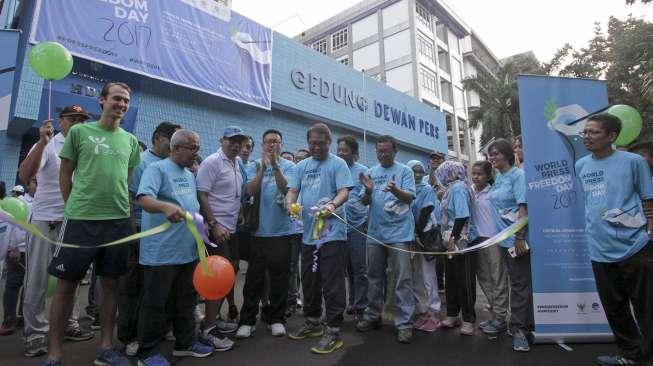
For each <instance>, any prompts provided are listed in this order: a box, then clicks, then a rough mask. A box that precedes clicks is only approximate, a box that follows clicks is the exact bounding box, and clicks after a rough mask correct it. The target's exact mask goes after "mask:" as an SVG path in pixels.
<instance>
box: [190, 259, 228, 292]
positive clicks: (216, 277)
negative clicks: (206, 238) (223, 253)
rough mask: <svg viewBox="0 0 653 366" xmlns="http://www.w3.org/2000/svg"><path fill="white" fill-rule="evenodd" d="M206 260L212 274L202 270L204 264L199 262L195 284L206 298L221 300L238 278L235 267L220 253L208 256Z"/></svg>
mask: <svg viewBox="0 0 653 366" xmlns="http://www.w3.org/2000/svg"><path fill="white" fill-rule="evenodd" d="M206 261H207V263H208V267H209V272H210V273H211V274H212V275H211V276H207V275H206V274H205V273H204V270H202V265H201V264H200V263H198V264H197V266H196V267H195V272H194V273H193V285H195V290H197V293H199V294H200V295H202V297H204V298H205V299H207V300H220V299H222V298H223V297H225V296H227V294H228V293H229V291H231V288H232V287H233V286H234V281H235V279H236V273H235V272H234V267H233V266H232V265H231V262H229V261H228V260H227V259H225V258H224V257H220V256H218V255H211V256H208V257H206Z"/></svg>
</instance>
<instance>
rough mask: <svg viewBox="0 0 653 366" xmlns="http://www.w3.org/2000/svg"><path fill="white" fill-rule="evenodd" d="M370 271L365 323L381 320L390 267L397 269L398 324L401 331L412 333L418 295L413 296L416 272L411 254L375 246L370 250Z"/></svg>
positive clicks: (369, 247) (395, 308) (406, 245)
mask: <svg viewBox="0 0 653 366" xmlns="http://www.w3.org/2000/svg"><path fill="white" fill-rule="evenodd" d="M410 244H411V243H410V242H405V243H397V244H392V246H394V247H396V248H402V249H408V250H409V249H410V247H411V246H410ZM367 258H368V262H367V263H368V270H367V279H368V281H369V288H368V291H367V300H368V305H367V308H366V309H365V313H364V315H363V319H365V320H376V319H380V318H381V312H382V309H383V300H384V296H383V289H384V286H385V271H386V268H387V266H388V264H389V263H392V266H393V269H394V277H395V283H394V284H393V286H392V287H394V289H395V307H394V322H395V327H396V328H397V329H410V328H412V327H413V319H412V318H413V313H414V312H415V294H414V292H413V268H412V264H411V261H410V254H409V253H406V252H401V251H398V250H392V249H388V248H386V247H384V246H382V245H377V244H371V245H368V246H367Z"/></svg>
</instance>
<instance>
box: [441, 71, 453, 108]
mask: <svg viewBox="0 0 653 366" xmlns="http://www.w3.org/2000/svg"><path fill="white" fill-rule="evenodd" d="M440 88H441V89H442V101H443V102H445V103H447V104H449V105H453V89H452V87H451V83H450V82H448V81H446V80H444V79H443V78H440Z"/></svg>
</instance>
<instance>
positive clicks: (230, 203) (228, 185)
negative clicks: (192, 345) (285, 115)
mask: <svg viewBox="0 0 653 366" xmlns="http://www.w3.org/2000/svg"><path fill="white" fill-rule="evenodd" d="M246 139H247V135H245V134H244V133H243V130H242V129H241V128H240V127H238V126H227V127H226V128H225V129H224V133H223V134H222V139H220V148H219V149H218V151H217V152H215V153H213V154H211V155H209V156H208V157H207V158H206V159H204V160H203V161H202V164H200V168H199V171H198V173H197V190H198V192H197V195H198V198H199V201H200V212H201V213H202V215H203V216H204V220H205V221H206V223H207V226H208V228H209V236H210V238H211V240H212V241H213V242H214V243H216V244H217V245H218V247H217V248H213V247H211V246H208V247H207V249H208V252H209V254H211V255H221V256H223V257H225V258H227V259H229V260H230V261H231V264H232V265H233V266H234V270H235V271H236V273H238V262H239V255H238V245H237V244H238V241H237V238H236V235H235V234H236V224H237V222H238V213H239V212H240V203H241V196H242V184H243V176H242V173H241V171H240V167H239V161H240V158H239V157H238V155H239V154H240V152H241V147H242V143H243V142H244V141H245V140H246ZM227 301H228V303H229V318H230V319H228V321H225V320H223V319H221V318H220V316H219V314H220V308H221V307H222V303H223V300H217V301H216V300H211V301H209V300H207V301H206V302H205V303H204V306H205V313H206V314H205V317H204V324H203V325H202V336H203V337H204V339H205V340H206V341H208V342H210V343H211V344H213V345H214V346H215V349H216V351H226V350H228V349H231V348H232V347H233V341H231V340H230V339H229V338H227V337H225V336H223V334H226V333H231V332H234V331H235V330H236V329H237V328H238V324H237V323H236V322H235V320H236V318H237V317H238V308H237V307H236V304H235V301H234V293H233V289H232V290H231V291H230V292H229V294H228V295H227Z"/></svg>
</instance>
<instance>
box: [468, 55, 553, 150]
mask: <svg viewBox="0 0 653 366" xmlns="http://www.w3.org/2000/svg"><path fill="white" fill-rule="evenodd" d="M519 74H545V72H544V69H543V67H542V65H541V64H540V63H539V61H538V60H537V59H536V58H535V55H534V54H533V53H532V52H527V53H523V54H519V55H515V56H512V57H509V58H507V59H505V60H502V62H501V65H500V66H499V68H498V69H497V70H496V71H495V73H494V74H490V73H488V72H486V71H484V70H483V69H481V68H479V70H478V73H477V75H476V76H473V77H470V78H467V79H465V80H464V81H463V85H464V87H465V89H467V90H473V91H475V92H476V93H478V95H479V98H480V100H481V105H480V107H479V108H477V109H476V110H474V111H472V113H471V114H470V119H469V126H470V127H471V128H477V127H479V126H482V127H483V132H482V135H481V145H485V144H486V143H487V142H489V141H490V140H491V139H492V138H493V137H505V138H508V139H512V138H513V137H515V136H518V135H520V134H521V126H520V123H519V97H518V93H517V75H519Z"/></svg>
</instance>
